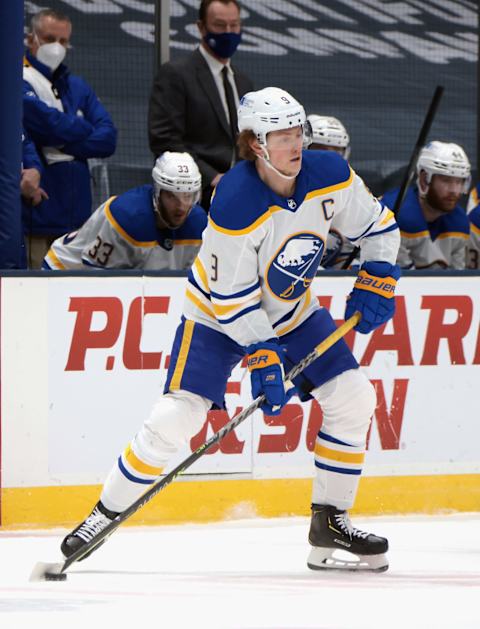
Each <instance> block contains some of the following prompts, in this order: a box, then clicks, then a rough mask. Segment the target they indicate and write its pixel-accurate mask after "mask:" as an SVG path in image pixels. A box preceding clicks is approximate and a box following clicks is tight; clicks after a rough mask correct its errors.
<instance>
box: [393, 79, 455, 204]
mask: <svg viewBox="0 0 480 629" xmlns="http://www.w3.org/2000/svg"><path fill="white" fill-rule="evenodd" d="M442 95H443V87H442V86H441V85H437V87H436V88H435V92H434V94H433V97H432V101H431V103H430V107H429V108H428V111H427V115H426V116H425V120H424V121H423V125H422V128H421V129H420V133H419V134H418V138H417V142H416V143H415V146H414V148H413V151H412V155H411V157H410V161H409V163H408V166H407V170H406V172H405V175H404V177H403V181H402V185H401V186H400V190H399V192H398V196H397V198H396V200H395V205H394V206H393V208H392V212H393V213H394V214H395V216H397V214H398V213H399V211H400V208H401V207H402V204H403V201H404V200H405V195H406V194H407V191H408V188H409V186H410V184H411V182H412V179H413V176H414V174H415V168H416V166H417V161H418V155H419V153H420V151H421V149H422V147H423V145H424V144H425V142H426V140H427V136H428V134H429V132H430V127H431V126H432V122H433V119H434V118H435V114H436V113H437V109H438V105H439V104H440V100H441V98H442Z"/></svg>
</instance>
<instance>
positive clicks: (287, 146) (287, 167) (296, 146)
mask: <svg viewBox="0 0 480 629" xmlns="http://www.w3.org/2000/svg"><path fill="white" fill-rule="evenodd" d="M302 148H303V129H302V127H294V128H293V129H282V130H280V131H271V132H270V133H269V134H268V136H267V150H268V154H269V156H270V161H271V163H272V165H273V166H274V167H275V168H276V169H277V170H279V171H280V172H281V173H283V174H284V175H288V176H292V175H298V173H299V172H300V168H301V166H302Z"/></svg>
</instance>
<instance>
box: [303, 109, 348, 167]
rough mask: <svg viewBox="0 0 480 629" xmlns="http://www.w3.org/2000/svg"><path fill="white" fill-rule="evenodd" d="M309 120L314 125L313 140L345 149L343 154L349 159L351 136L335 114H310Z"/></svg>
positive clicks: (316, 142)
mask: <svg viewBox="0 0 480 629" xmlns="http://www.w3.org/2000/svg"><path fill="white" fill-rule="evenodd" d="M307 120H308V121H309V122H310V126H311V127H312V142H314V143H315V144H323V145H324V146H332V147H334V148H339V149H343V151H342V155H343V157H345V159H348V157H349V155H350V136H349V135H348V133H347V130H346V129H345V127H344V126H343V124H342V123H341V122H340V120H338V118H334V117H333V116H318V115H317V114H310V115H309V116H307Z"/></svg>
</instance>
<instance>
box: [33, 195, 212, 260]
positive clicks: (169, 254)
mask: <svg viewBox="0 0 480 629" xmlns="http://www.w3.org/2000/svg"><path fill="white" fill-rule="evenodd" d="M153 207H154V206H153V186H151V185H146V186H140V187H138V188H133V189H132V190H129V191H128V192H125V193H124V194H122V195H120V196H118V197H112V198H110V199H109V200H108V201H106V202H105V203H103V204H102V205H101V206H100V207H99V208H98V209H97V210H96V211H95V212H94V213H93V214H92V216H91V217H90V218H89V219H88V221H86V223H84V225H82V227H81V228H80V229H79V230H78V231H76V232H72V233H70V234H66V235H65V236H61V237H60V238H57V239H56V240H55V241H54V242H53V243H52V246H51V247H50V249H49V251H48V252H47V255H46V256H45V259H44V262H43V268H44V269H46V270H73V269H85V268H87V267H90V268H91V267H94V268H100V269H151V270H153V269H155V270H162V269H165V270H167V269H168V270H172V271H181V270H184V269H189V268H190V266H191V265H192V262H193V260H194V259H195V257H196V255H197V253H198V251H199V249H200V245H201V242H202V232H203V230H204V229H205V227H206V224H207V215H206V213H205V211H204V210H203V208H201V207H200V206H198V205H196V206H194V207H193V208H192V211H191V212H190V214H189V216H188V218H187V220H186V221H185V222H184V223H183V225H181V226H180V227H179V228H178V229H174V230H172V229H159V228H158V226H157V222H156V217H155V214H154V209H153Z"/></svg>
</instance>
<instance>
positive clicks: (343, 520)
mask: <svg viewBox="0 0 480 629" xmlns="http://www.w3.org/2000/svg"><path fill="white" fill-rule="evenodd" d="M334 518H335V522H336V524H337V525H338V526H339V527H340V529H341V530H342V531H343V533H346V534H347V535H348V536H349V537H350V539H352V538H354V537H359V538H360V539H366V538H367V537H368V535H369V533H367V531H361V530H360V529H356V528H355V527H354V526H353V525H352V523H351V522H350V518H349V515H348V513H347V512H346V511H343V512H341V513H335V515H334Z"/></svg>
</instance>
